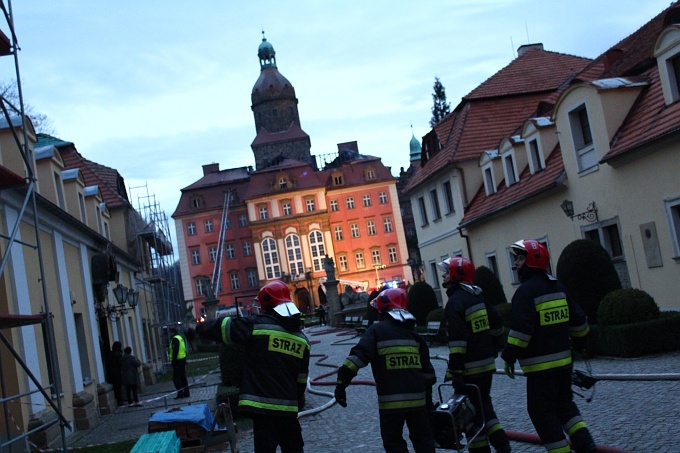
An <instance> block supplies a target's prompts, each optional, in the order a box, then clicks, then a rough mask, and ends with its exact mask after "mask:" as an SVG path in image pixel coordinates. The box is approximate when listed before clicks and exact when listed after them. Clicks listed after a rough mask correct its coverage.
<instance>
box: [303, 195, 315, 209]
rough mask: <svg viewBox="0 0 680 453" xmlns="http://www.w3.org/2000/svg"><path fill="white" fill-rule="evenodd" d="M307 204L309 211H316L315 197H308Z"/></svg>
mask: <svg viewBox="0 0 680 453" xmlns="http://www.w3.org/2000/svg"><path fill="white" fill-rule="evenodd" d="M305 205H306V206H307V212H314V211H316V203H315V202H314V198H307V199H306V200H305Z"/></svg>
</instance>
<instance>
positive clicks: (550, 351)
mask: <svg viewBox="0 0 680 453" xmlns="http://www.w3.org/2000/svg"><path fill="white" fill-rule="evenodd" d="M511 250H512V253H513V254H514V256H515V268H516V269H517V275H518V276H519V281H520V286H519V287H518V288H517V290H516V291H515V294H514V295H513V296H512V310H511V312H510V333H509V334H508V340H507V344H506V346H505V349H504V350H503V353H502V354H501V357H502V358H503V360H504V361H505V373H506V374H507V375H508V376H509V377H510V378H512V379H514V377H515V361H519V365H520V367H521V368H522V371H523V372H524V375H525V376H526V379H527V411H528V412H529V417H530V418H531V422H532V423H533V425H534V427H535V428H536V432H537V433H538V435H539V437H540V438H541V442H542V443H543V446H544V447H545V448H546V450H548V451H549V452H553V453H563V452H564V453H569V452H570V451H571V448H573V449H574V450H575V451H576V452H577V453H582V452H588V453H589V452H595V451H597V450H596V447H595V443H594V442H593V438H592V437H591V435H590V432H589V431H588V428H587V427H586V424H585V422H584V421H583V419H582V418H581V414H580V413H579V410H578V407H576V404H575V403H574V401H573V395H572V393H571V374H572V359H571V343H570V336H571V338H572V341H573V342H574V346H575V347H576V348H577V349H580V346H581V345H582V344H583V343H584V341H585V336H586V335H587V334H588V331H589V327H588V320H587V318H586V316H585V314H584V313H583V311H582V310H581V308H580V307H579V306H578V305H577V304H576V303H574V302H573V301H572V300H571V299H570V298H569V296H568V294H567V290H566V288H565V287H564V285H562V284H561V283H560V282H559V281H557V279H556V278H555V277H553V276H552V275H550V274H549V273H548V268H549V264H550V255H549V254H548V249H547V248H546V247H545V246H544V245H543V244H541V243H540V242H538V241H535V240H533V239H523V240H520V241H517V242H515V243H514V244H512V246H511ZM565 433H567V434H568V435H569V437H570V439H571V443H572V447H571V448H570V446H569V444H568V442H567V439H566V437H565Z"/></svg>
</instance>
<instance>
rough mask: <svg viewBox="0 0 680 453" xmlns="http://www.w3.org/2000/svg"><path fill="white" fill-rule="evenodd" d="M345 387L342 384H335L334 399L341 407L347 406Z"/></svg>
mask: <svg viewBox="0 0 680 453" xmlns="http://www.w3.org/2000/svg"><path fill="white" fill-rule="evenodd" d="M346 388H347V387H345V386H344V385H336V386H335V401H337V402H338V404H339V405H341V406H342V407H347V392H346V391H345V389H346Z"/></svg>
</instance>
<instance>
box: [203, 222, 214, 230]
mask: <svg viewBox="0 0 680 453" xmlns="http://www.w3.org/2000/svg"><path fill="white" fill-rule="evenodd" d="M203 228H205V232H206V233H212V232H213V231H214V230H215V227H214V225H213V221H212V219H208V220H206V221H204V222H203Z"/></svg>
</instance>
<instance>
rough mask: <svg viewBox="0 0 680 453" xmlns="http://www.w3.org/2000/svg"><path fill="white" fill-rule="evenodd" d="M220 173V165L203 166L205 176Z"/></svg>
mask: <svg viewBox="0 0 680 453" xmlns="http://www.w3.org/2000/svg"><path fill="white" fill-rule="evenodd" d="M218 171H220V164H214V163H213V164H208V165H204V166H203V176H207V175H209V174H210V173H217V172H218Z"/></svg>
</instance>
